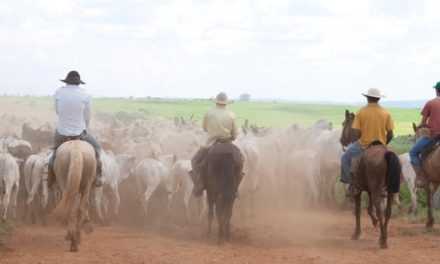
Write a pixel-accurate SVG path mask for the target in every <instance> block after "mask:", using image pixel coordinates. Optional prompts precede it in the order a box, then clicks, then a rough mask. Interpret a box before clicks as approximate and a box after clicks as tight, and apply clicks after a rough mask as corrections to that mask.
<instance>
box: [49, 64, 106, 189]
mask: <svg viewBox="0 0 440 264" xmlns="http://www.w3.org/2000/svg"><path fill="white" fill-rule="evenodd" d="M60 81H62V82H64V83H66V85H65V86H62V87H60V88H58V90H57V91H56V92H55V111H56V112H57V114H58V122H57V124H56V130H55V137H54V150H53V154H52V156H51V158H50V159H49V162H48V177H47V178H48V179H47V180H48V185H49V187H51V186H52V185H53V184H54V183H55V182H56V176H55V171H54V168H53V165H54V162H55V155H56V150H57V148H58V147H59V146H60V145H61V144H62V143H64V142H65V141H68V140H72V139H81V140H84V141H86V142H88V143H90V144H91V145H92V146H93V148H94V149H95V154H96V161H97V172H96V179H95V182H94V184H95V186H96V187H99V186H101V185H102V179H101V168H102V163H101V159H100V155H101V146H100V145H99V143H98V142H97V141H96V140H95V139H94V138H93V137H92V136H91V135H90V134H88V133H87V131H86V128H87V127H88V125H89V122H90V117H91V103H90V96H89V95H88V94H87V93H86V91H85V90H84V89H82V88H80V87H79V85H80V84H85V82H83V81H82V80H81V78H80V75H79V73H78V72H77V71H70V72H69V73H68V74H67V76H66V78H65V79H64V80H60Z"/></svg>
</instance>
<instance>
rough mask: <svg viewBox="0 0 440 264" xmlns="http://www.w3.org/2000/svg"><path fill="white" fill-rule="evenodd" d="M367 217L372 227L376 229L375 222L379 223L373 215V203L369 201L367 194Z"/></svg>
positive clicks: (369, 196) (369, 195)
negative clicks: (368, 216)
mask: <svg viewBox="0 0 440 264" xmlns="http://www.w3.org/2000/svg"><path fill="white" fill-rule="evenodd" d="M367 211H368V215H370V218H371V223H372V224H373V226H374V227H377V222H378V221H379V220H378V219H377V217H376V215H375V214H374V203H373V201H372V200H371V193H370V192H368V210H367Z"/></svg>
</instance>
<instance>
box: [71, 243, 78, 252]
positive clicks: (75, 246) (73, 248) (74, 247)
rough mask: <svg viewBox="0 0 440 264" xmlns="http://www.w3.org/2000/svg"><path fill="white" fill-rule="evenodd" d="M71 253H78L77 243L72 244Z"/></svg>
mask: <svg viewBox="0 0 440 264" xmlns="http://www.w3.org/2000/svg"><path fill="white" fill-rule="evenodd" d="M70 252H78V245H77V244H75V243H72V244H70Z"/></svg>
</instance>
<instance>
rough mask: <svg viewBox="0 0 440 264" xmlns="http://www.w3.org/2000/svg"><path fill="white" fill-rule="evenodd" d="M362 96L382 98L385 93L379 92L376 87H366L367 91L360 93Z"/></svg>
mask: <svg viewBox="0 0 440 264" xmlns="http://www.w3.org/2000/svg"><path fill="white" fill-rule="evenodd" d="M362 95H363V96H366V97H374V98H384V97H385V95H383V94H380V90H379V89H377V88H370V89H368V91H367V92H366V93H363V94H362Z"/></svg>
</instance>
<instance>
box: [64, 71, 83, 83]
mask: <svg viewBox="0 0 440 264" xmlns="http://www.w3.org/2000/svg"><path fill="white" fill-rule="evenodd" d="M60 81H62V82H65V83H67V84H75V85H80V84H86V83H85V82H83V81H81V77H80V76H79V73H78V72H77V71H70V72H69V73H68V74H67V76H66V78H65V79H64V80H60Z"/></svg>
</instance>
